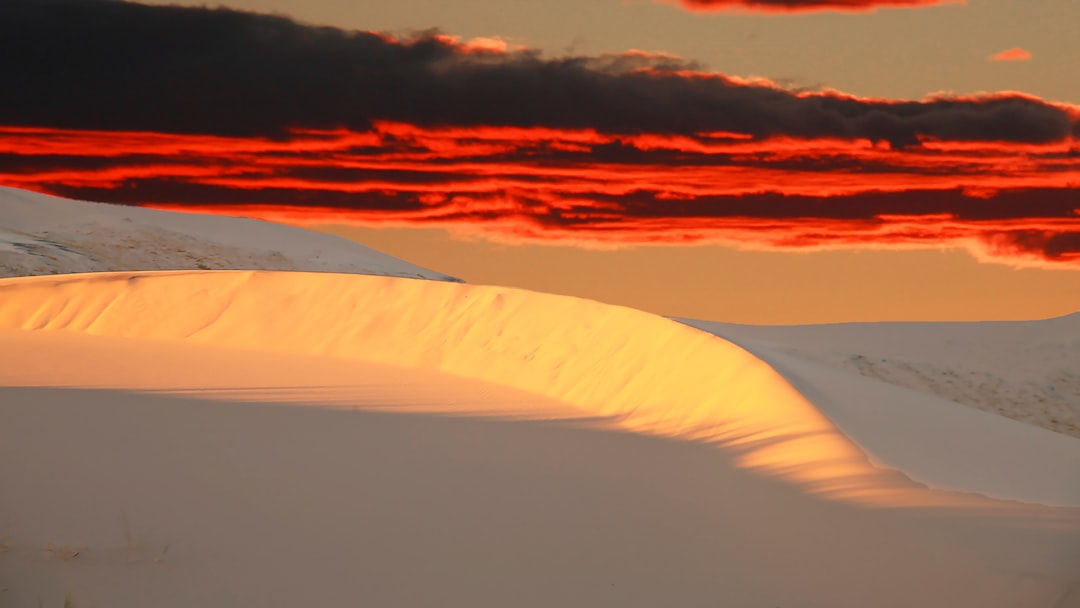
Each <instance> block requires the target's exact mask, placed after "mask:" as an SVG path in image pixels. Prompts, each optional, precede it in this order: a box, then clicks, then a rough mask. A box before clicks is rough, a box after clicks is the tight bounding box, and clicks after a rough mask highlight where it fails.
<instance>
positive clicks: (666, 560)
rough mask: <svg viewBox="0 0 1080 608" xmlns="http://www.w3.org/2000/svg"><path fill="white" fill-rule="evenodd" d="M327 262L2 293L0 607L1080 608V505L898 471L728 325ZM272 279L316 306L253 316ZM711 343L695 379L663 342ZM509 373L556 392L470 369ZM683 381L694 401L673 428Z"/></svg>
mask: <svg viewBox="0 0 1080 608" xmlns="http://www.w3.org/2000/svg"><path fill="white" fill-rule="evenodd" d="M305 277H306V275H275V274H251V273H214V274H213V275H212V276H210V275H206V276H203V275H202V274H186V273H180V274H165V275H154V274H149V275H148V274H138V275H102V276H94V277H69V278H55V279H46V278H40V279H16V280H8V281H3V282H0V294H2V296H3V298H0V319H2V320H3V322H4V323H5V325H4V327H7V328H8V329H6V330H0V344H2V345H3V348H2V349H0V370H2V371H0V385H2V386H4V388H0V487H3V488H4V492H3V493H2V494H0V537H3V538H4V540H3V541H2V542H3V547H4V550H3V551H2V552H0V589H4V591H0V593H2V594H3V595H0V604H2V605H12V606H24V605H29V606H34V605H37V604H38V603H39V602H40V603H41V605H44V606H60V605H63V603H64V601H65V595H69V596H70V600H71V602H72V603H74V604H75V605H76V606H101V607H106V606H150V605H152V606H194V605H198V606H246V605H260V606H297V605H312V606H318V605H372V606H554V605H571V606H663V605H673V606H748V607H753V606H763V607H764V606H821V607H837V606H841V607H842V606H852V607H861V606H897V607H900V606H904V607H906V606H972V607H994V606H1001V607H1013V606H1048V607H1049V606H1057V607H1068V606H1076V605H1080V511H1078V510H1077V509H1072V508H1051V507H1042V506H1038V505H1031V504H1022V503H1016V502H1005V501H997V500H991V499H987V498H983V497H979V496H977V495H973V494H958V493H954V492H944V491H931V490H926V489H925V488H922V487H920V486H919V485H917V484H915V483H913V482H911V481H910V480H909V479H908V478H907V476H905V475H902V474H900V473H897V472H889V471H882V470H880V469H876V468H875V467H872V466H870V464H869V462H868V461H867V460H866V458H865V457H862V456H860V455H861V454H862V452H861V451H860V450H859V449H858V448H857V447H855V443H852V442H850V441H848V440H847V439H846V438H845V436H844V435H843V433H841V432H840V431H839V430H838V429H837V428H836V427H835V426H833V425H832V424H831V423H830V421H829V420H828V419H827V418H826V417H824V416H821V415H820V414H817V415H815V412H816V410H815V409H814V406H813V404H812V403H810V402H808V401H806V400H805V399H803V398H802V397H801V396H800V395H799V393H797V392H796V391H794V389H792V388H791V387H790V386H789V385H787V384H786V383H785V382H784V381H783V379H782V378H781V377H780V376H779V375H778V374H776V373H775V372H772V371H771V370H770V369H769V368H768V367H767V366H762V365H759V362H758V363H755V361H756V360H755V359H753V358H752V357H750V356H749V354H748V353H746V352H745V351H741V350H739V349H735V348H734V347H730V345H726V346H725V345H723V344H721V345H720V346H717V343H720V341H718V340H717V339H715V338H713V337H711V336H706V335H704V334H698V333H696V332H694V330H691V329H689V328H684V327H681V326H678V325H676V324H674V323H672V322H668V321H666V320H662V319H658V321H657V323H656V324H653V322H652V321H650V320H649V319H647V318H646V317H649V316H648V315H643V313H637V314H634V313H633V312H632V311H631V312H628V311H625V310H624V309H616V310H614V311H612V310H608V309H609V308H612V307H607V308H604V307H603V306H602V305H598V304H595V303H586V304H580V303H578V304H571V303H568V302H569V301H572V300H573V299H572V298H563V299H559V298H556V299H552V300H544V299H543V298H540V299H541V301H540V302H539V304H538V305H537V304H536V301H535V300H536V299H537V297H538V295H539V294H535V296H534V295H528V294H523V293H522V292H511V291H498V290H496V291H490V290H485V288H470V287H466V286H459V285H445V286H438V285H434V284H432V285H434V286H432V285H426V284H423V283H420V282H414V281H405V280H400V279H377V278H372V277H345V278H342V277H334V276H330V275H321V276H319V277H316V278H311V277H306V278H305ZM344 284H348V285H349V286H351V287H350V289H352V290H353V291H349V290H348V289H346V290H345V291H341V289H344V287H342V285H344ZM335 285H336V286H337V287H334V288H332V287H333V286H335ZM191 288H197V290H196V291H195V292H191V291H186V290H190V289H191ZM429 289H435V290H444V289H445V290H450V291H446V292H445V293H454V294H457V295H456V296H455V298H457V299H454V298H449V297H447V299H444V300H440V301H435V302H432V301H430V299H431V298H432V297H434V295H433V294H436V293H443V292H442V291H438V292H431V291H429ZM198 290H202V291H198ZM515 293H516V294H517V295H515ZM28 294H29V295H28ZM192 294H195V295H198V298H197V299H191V296H192ZM283 294H284V296H283ZM346 294H351V295H348V297H346ZM365 294H366V295H365ZM418 294H421V295H424V296H425V298H427V300H424V301H418V299H417V296H418ZM500 295H501V296H502V297H501V298H498V297H495V296H500ZM226 296H227V297H226ZM278 297H288V298H291V299H292V302H293V303H294V304H295V306H296V308H295V309H292V310H291V309H289V308H287V307H281V306H278V307H276V308H273V309H272V310H268V311H264V312H265V314H264V315H261V316H260V315H257V314H255V312H256V311H257V310H258V308H259V305H260V303H261V304H262V305H269V303H272V302H274V301H275V298H278ZM394 297H397V298H398V299H397V300H395V299H394ZM366 298H369V299H370V301H369V300H368V299H366ZM462 298H464V300H462ZM208 302H209V303H211V304H213V303H215V302H216V303H219V304H221V305H222V306H223V307H224V309H223V310H219V311H218V312H219V313H220V314H215V315H206V314H204V313H206V312H207V311H208V310H209V309H208V308H206V307H205V306H204V305H206V304H207V303H208ZM372 302H375V304H372ZM559 302H562V304H558V303H559ZM575 302H580V301H575ZM378 303H383V304H385V305H386V306H387V308H385V309H382V308H379V306H378V305H377V304H378ZM409 303H411V306H412V308H409V307H408V306H406V304H409ZM361 304H363V305H361ZM556 305H561V306H566V307H569V308H565V309H563V310H557V311H556V312H560V313H564V314H569V317H565V318H569V319H572V320H574V321H576V324H571V327H570V328H569V329H566V330H565V331H564V332H563V333H562V334H559V335H555V334H554V331H553V327H561V326H562V325H559V324H557V323H556V324H554V325H547V326H545V325H544V320H543V318H542V317H539V316H537V314H538V313H537V312H536V311H537V310H544V311H550V310H552V307H553V306H556ZM335 307H337V308H335ZM350 307H351V308H350ZM125 308H128V310H127V311H125ZM211 308H212V306H211ZM429 308H430V309H431V310H439V311H443V312H442V313H440V314H442V315H443V316H440V317H424V318H422V320H423V322H422V323H421V322H420V320H421V317H422V315H420V313H421V312H422V311H424V310H428V309H429ZM134 310H141V311H142V314H141V315H139V314H133V313H132V312H131V311H134ZM342 310H351V313H350V314H349V315H345V314H343V313H342V312H341V311H342ZM27 311H29V314H27ZM180 311H187V312H188V314H190V315H193V316H192V317H191V318H186V319H183V318H179V316H181V315H180ZM200 311H201V312H200ZM329 313H334V315H335V316H331V317H329V318H323V317H322V316H321V315H325V314H329ZM275 315H277V316H281V317H286V318H284V319H279V320H278V321H277V322H275V321H274V316H275ZM350 315H351V316H350ZM379 315H386V316H385V317H383V318H378V316H379ZM418 315H419V316H418ZM470 315H471V316H470ZM622 315H626V318H623V317H622ZM638 315H642V316H638ZM19 318H21V319H22V320H23V322H22V323H16V322H15V321H16V320H17V319H19ZM565 318H564V320H563V322H562V323H563V324H565V323H566V321H565ZM484 319H487V321H483V320H484ZM626 319H629V321H627V320H626ZM515 320H517V321H518V322H521V323H523V324H524V326H517V325H515V324H514V321H515ZM193 321H197V323H195V324H194V325H192V322H193ZM376 321H377V322H376ZM498 323H501V324H502V325H497V324H498ZM492 324H496V325H497V326H496V325H492ZM368 325H370V327H368ZM669 325H670V327H669ZM289 327H293V328H294V330H290V329H289ZM364 327H368V329H366V330H364V329H363V328H364ZM320 328H321V329H320ZM343 328H352V331H354V332H356V333H353V334H348V335H344V334H343V332H344V329H343ZM380 328H381V329H380ZM387 328H396V329H394V331H390V330H389V329H387ZM671 328H675V329H671ZM631 329H632V330H634V331H636V332H637V333H636V334H635V335H634V336H628V337H626V339H624V340H621V341H620V340H619V339H617V338H615V337H614V336H620V335H623V334H625V333H627V332H628V331H630V330H631ZM317 330H318V331H317ZM377 330H379V331H382V332H383V333H381V334H380V333H379V331H377ZM170 332H171V333H170ZM395 332H396V333H395ZM455 332H457V333H455ZM488 332H489V333H488ZM528 332H533V333H531V334H530V333H528ZM684 332H685V333H684ZM393 335H397V336H398V337H399V338H400V336H401V335H412V336H413V342H412V343H410V344H398V345H395V344H396V343H394V342H393V341H391V340H390V337H391V336H393ZM699 335H700V336H701V337H700V340H705V341H704V342H700V343H699V342H697V340H699V338H698V337H697V336H699ZM448 336H449V337H448ZM582 336H584V338H583V337H582ZM643 337H644V338H648V339H646V340H645V341H644V344H645V347H644V351H643V350H642V349H643V347H641V346H639V344H638V342H637V341H636V340H641V339H643ZM451 338H452V339H451ZM585 338H587V340H585V342H582V340H583V339H585ZM605 340H606V341H605ZM263 341H265V342H263ZM343 344H349V345H351V347H350V349H346V350H342V349H343V348H344V347H343V346H342V345H343ZM589 348H592V349H595V350H596V352H591V353H590V352H583V353H582V352H579V353H575V352H574V350H575V349H577V350H579V351H580V350H588V349H589ZM463 349H472V350H463ZM715 349H720V350H715ZM687 350H690V351H691V352H690V353H689V355H690V358H689V359H687V360H685V361H683V365H682V371H681V372H680V371H679V369H678V368H674V369H673V368H670V367H662V368H655V366H656V365H657V361H654V360H652V359H651V358H650V357H649V356H645V357H644V358H641V352H645V353H647V354H651V355H654V356H655V357H657V358H659V362H660V363H665V362H667V361H668V360H669V359H671V358H675V355H674V354H671V353H678V352H684V351H687ZM468 353H471V356H472V359H471V360H464V361H463V360H460V359H462V358H465V355H466V354H468ZM522 353H524V354H522ZM530 353H532V359H528V355H529V354H530ZM718 353H719V354H718ZM361 355H364V356H361ZM694 356H697V357H698V358H699V359H700V358H701V357H706V356H708V357H709V359H708V360H707V361H705V362H703V363H702V365H704V364H705V363H708V364H709V365H712V364H716V363H717V362H718V361H719V362H720V363H724V364H726V365H731V366H735V367H736V368H737V370H738V371H737V373H733V372H731V371H730V370H723V369H715V370H714V369H710V368H708V365H705V367H704V368H701V367H700V366H693V365H688V364H687V362H688V361H691V362H692V361H695V360H699V359H694ZM410 357H411V359H409V358H410ZM518 357H521V360H520V361H519V360H518ZM546 357H550V359H548V358H546ZM714 357H719V359H715V358H714ZM388 360H394V361H396V362H397V363H400V365H395V366H387V365H384V364H380V363H379V361H383V362H386V361H388ZM408 361H411V363H410V364H409V365H404V363H406V362H408ZM522 361H524V363H522ZM676 363H679V361H676ZM513 365H522V366H524V368H525V369H531V370H536V371H535V373H536V374H537V378H536V379H535V382H536V383H537V384H536V385H535V386H536V387H537V390H534V391H529V392H522V391H518V390H515V389H514V388H513V387H508V386H496V385H495V384H492V383H489V382H485V381H481V380H478V379H476V376H479V375H481V374H482V373H489V374H490V379H492V380H498V379H500V377H504V376H506V375H507V374H508V373H509V371H510V370H512V369H514V368H513ZM549 365H550V367H548V366H549ZM446 367H450V368H453V370H454V371H456V372H457V373H458V375H457V376H450V375H447V374H445V373H443V372H441V371H439V370H440V369H445V368H446ZM661 369H666V370H667V371H668V373H670V374H671V377H672V378H674V380H676V381H679V382H683V383H684V384H685V383H688V382H690V381H691V380H694V378H695V376H693V374H695V373H702V374H703V375H702V376H701V377H700V378H699V379H701V381H702V382H708V381H709V379H710V378H714V377H715V378H719V380H718V381H717V383H716V384H710V385H708V386H705V387H704V388H706V389H708V390H705V391H700V390H699V389H700V388H701V387H694V386H683V385H681V384H678V383H675V384H668V385H665V384H663V382H664V381H665V380H666V379H667V378H666V377H661V376H660V373H661ZM463 372H472V374H473V375H474V378H473V379H467V378H463V377H462V373H463ZM679 374H691V375H682V376H680V375H679ZM641 376H644V378H645V380H647V381H648V383H647V384H645V385H637V384H634V382H633V379H634V378H635V377H641ZM521 378H525V380H524V381H520V380H521ZM575 378H576V381H575V382H572V381H571V380H574V379H575ZM582 378H594V379H596V381H595V383H593V384H591V385H589V386H587V387H585V386H583V384H582V383H583V382H584V380H582ZM504 380H505V381H504V382H503V384H504V385H505V384H513V382H511V380H514V381H519V382H518V384H525V385H526V386H528V384H527V383H528V382H529V381H531V380H530V379H529V378H528V377H527V375H524V376H523V375H519V376H516V377H514V378H504ZM657 385H659V386H658V387H657ZM543 387H556V388H559V387H561V390H562V391H563V392H562V393H561V394H560V395H559V396H560V397H561V398H560V399H559V400H553V399H548V398H544V397H542V396H540V395H538V394H537V393H538V392H541V391H540V388H543ZM519 388H520V387H519ZM586 388H587V389H588V390H586ZM725 389H726V390H727V392H726V393H725V392H724V390H725ZM626 390H628V391H630V392H629V393H627V394H624V391H626ZM651 391H652V392H651ZM717 393H719V394H717ZM665 395H671V396H673V397H675V398H676V399H675V400H673V401H668V402H667V403H668V406H669V407H671V408H674V409H678V408H679V407H685V408H688V409H690V410H691V412H692V413H691V414H683V415H681V416H674V417H672V416H667V417H664V416H660V415H658V414H657V412H658V411H659V408H660V407H661V405H662V404H663V403H664V396H665ZM710 396H711V397H710ZM646 397H648V398H647V399H646ZM706 397H708V398H715V400H714V401H707V402H702V401H697V402H694V401H691V400H692V399H704V398H706ZM755 401H756V402H757V403H758V405H759V406H760V407H759V408H757V409H758V410H765V412H764V413H763V414H761V413H760V412H759V414H760V415H758V417H756V418H755V417H753V416H752V415H750V414H751V413H752V411H751V410H753V408H752V407H751V405H752V404H753V403H754V402H755ZM571 403H572V404H573V405H571ZM596 403H602V404H608V405H609V406H611V407H612V410H611V411H610V412H607V413H605V412H604V411H602V408H599V407H590V404H592V405H595V404H596ZM615 406H619V407H622V408H624V409H618V407H615ZM725 406H730V409H729V410H725ZM635 408H636V410H635ZM650 408H652V409H650ZM732 412H734V414H732ZM635 416H636V418H635ZM738 416H743V417H742V418H739V417H738ZM789 422H790V424H791V425H792V426H784V425H786V424H788V423H789ZM1006 422H1008V421H1006ZM1009 424H1016V423H1011V422H1010V423H1009ZM733 426H734V427H736V428H738V429H739V430H740V431H741V432H740V433H734V434H733V433H731V432H730V430H731V427H733ZM808 429H809V431H811V432H812V436H811V439H812V440H811V441H810V442H809V443H807V442H805V441H804V439H805V438H804V437H802V436H800V434H799V432H798V431H802V432H807V431H808ZM747 437H751V438H753V439H755V440H753V441H750V440H748V439H747ZM1064 439H1065V440H1068V441H1072V439H1070V438H1064ZM810 448H815V449H816V448H821V449H824V450H826V452H824V453H822V452H815V451H814V450H813V449H810ZM828 450H832V451H828ZM1049 465H1056V466H1058V467H1059V468H1060V467H1062V466H1068V465H1069V463H1048V466H1049ZM864 495H868V496H871V497H873V498H874V500H858V498H859V497H862V496H864ZM890 500H891V501H893V502H890ZM4 535H6V536H4Z"/></svg>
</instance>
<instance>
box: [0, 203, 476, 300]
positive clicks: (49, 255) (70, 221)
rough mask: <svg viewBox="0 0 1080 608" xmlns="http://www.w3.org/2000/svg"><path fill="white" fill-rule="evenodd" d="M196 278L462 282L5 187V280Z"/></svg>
mask: <svg viewBox="0 0 1080 608" xmlns="http://www.w3.org/2000/svg"><path fill="white" fill-rule="evenodd" d="M199 268H202V269H223V268H232V269H238V268H239V269H252V270H300V271H308V272H346V273H357V274H374V275H386V276H397V277H413V278H424V279H435V280H443V281H457V280H458V279H455V278H454V277H451V276H449V275H445V274H442V273H439V272H434V271H431V270H427V269H425V268H421V267H419V266H416V265H414V264H410V263H408V262H405V261H403V260H399V259H397V258H394V257H391V256H388V255H386V254H384V253H380V252H378V251H375V250H374V249H371V248H368V247H365V246H363V245H361V244H359V243H356V242H353V241H350V240H348V239H344V238H341V237H337V236H332V235H328V234H322V233H318V232H313V231H310V230H305V229H303V228H296V227H293V226H284V225H281V224H273V223H270V222H263V221H259V220H253V219H246V218H235V217H224V216H219V215H202V214H193V213H174V212H170V211H158V210H155V209H144V208H140V207H133V206H128V205H110V204H105V203H90V202H85V201H74V200H69V199H63V198H58V197H54V196H48V195H45V194H40V193H37V192H30V191H27V190H20V189H17V188H9V187H4V186H0V277H6V276H27V275H41V274H62V273H75V272H106V271H115V270H195V269H199Z"/></svg>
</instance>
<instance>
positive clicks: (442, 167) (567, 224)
mask: <svg viewBox="0 0 1080 608" xmlns="http://www.w3.org/2000/svg"><path fill="white" fill-rule="evenodd" d="M0 137H2V138H3V141H4V142H5V144H6V146H7V152H6V153H4V154H0V183H3V184H6V185H13V186H19V187H25V188H31V189H36V190H41V191H46V192H51V193H54V194H59V195H63V196H69V197H74V198H82V199H89V200H104V201H113V202H120V203H127V204H139V205H147V206H152V207H158V208H165V209H172V210H181V211H184V210H187V211H200V212H210V213H224V214H236V215H246V216H252V217H260V218H264V219H270V220H277V221H285V222H290V223H300V224H304V223H317V222H331V223H358V224H364V225H374V226H387V225H399V226H400V225H406V226H442V227H447V228H451V229H454V230H458V231H468V232H472V233H475V234H481V235H483V236H486V237H488V238H492V239H497V240H503V241H534V242H564V243H572V244H576V245H579V246H583V247H620V246H627V245H635V244H657V243H664V244H688V243H705V242H721V243H728V244H734V245H737V246H740V247H751V248H782V249H817V248H837V247H847V248H851V247H856V248H858V247H863V248H865V247H871V248H881V247H939V246H942V245H954V246H964V247H968V248H969V249H970V250H971V251H972V252H973V253H975V254H976V255H978V256H980V258H982V259H986V260H994V261H997V262H1002V263H1007V264H1013V265H1030V264H1041V265H1051V266H1057V267H1061V268H1080V160H1078V158H1080V146H1078V145H1077V142H1076V141H1074V140H1072V139H1069V140H1066V141H1063V142H1059V143H1051V144H1010V143H1003V142H985V143H972V142H967V143H964V142H960V143H957V142H926V143H924V144H922V145H920V146H918V147H915V148H901V149H894V148H891V147H889V146H887V145H881V144H874V143H873V142H871V141H867V140H861V141H845V140H835V139H816V140H799V139H792V138H786V137H777V138H771V139H765V140H760V139H753V138H747V137H744V136H738V135H731V134H724V133H719V134H717V133H710V134H702V135H698V136H693V137H682V136H678V137H673V136H660V135H606V134H601V133H597V132H595V131H592V130H557V129H547V128H537V129H523V128H501V127H484V128H469V129H465V128H445V129H428V128H422V127H418V126H415V125H408V124H401V123H378V124H376V125H375V127H374V128H373V129H372V130H371V131H368V132H364V133H355V132H352V131H347V130H336V131H310V130H309V131H297V132H294V133H292V134H291V136H290V137H289V138H287V139H274V140H271V139H266V138H235V137H234V138H225V137H218V136H199V135H170V134H160V133H140V132H102V131H70V130H60V129H47V128H40V129H32V128H0Z"/></svg>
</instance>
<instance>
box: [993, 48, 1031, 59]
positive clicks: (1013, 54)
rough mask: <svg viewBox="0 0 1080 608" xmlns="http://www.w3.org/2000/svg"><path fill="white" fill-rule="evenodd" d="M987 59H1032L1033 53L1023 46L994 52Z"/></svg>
mask: <svg viewBox="0 0 1080 608" xmlns="http://www.w3.org/2000/svg"><path fill="white" fill-rule="evenodd" d="M987 59H989V60H990V61H1030V60H1031V53H1030V52H1028V51H1026V50H1024V49H1021V48H1012V49H1006V50H1004V51H1001V52H1000V53H994V54H993V55H990V56H989V57H987Z"/></svg>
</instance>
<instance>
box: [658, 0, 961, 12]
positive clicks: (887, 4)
mask: <svg viewBox="0 0 1080 608" xmlns="http://www.w3.org/2000/svg"><path fill="white" fill-rule="evenodd" d="M679 2H680V3H681V4H682V6H683V7H685V8H687V9H690V10H699V11H719V10H743V11H762V12H769V13H797V12H810V11H851V12H854V11H872V10H874V9H878V8H919V7H925V6H935V5H939V4H949V3H960V4H963V3H964V0H679Z"/></svg>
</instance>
